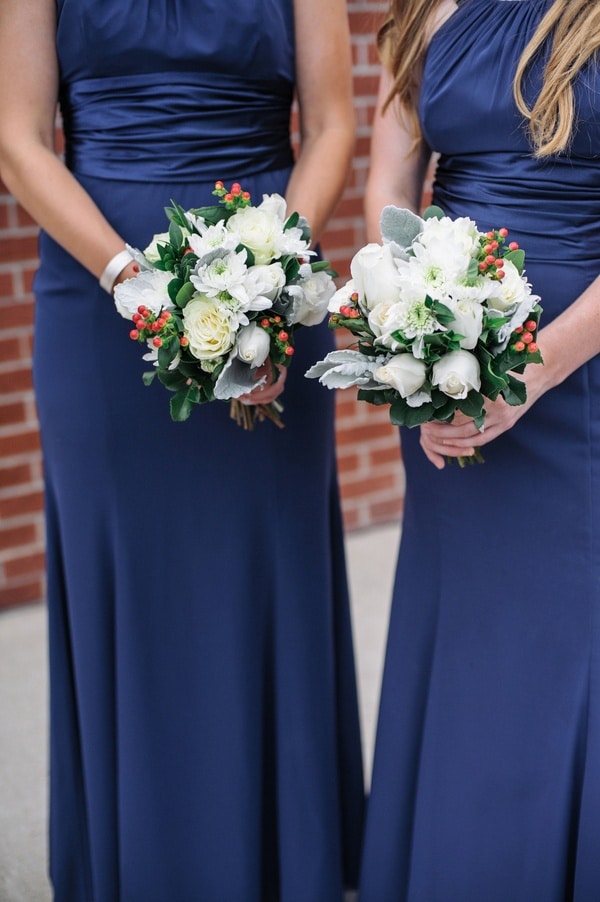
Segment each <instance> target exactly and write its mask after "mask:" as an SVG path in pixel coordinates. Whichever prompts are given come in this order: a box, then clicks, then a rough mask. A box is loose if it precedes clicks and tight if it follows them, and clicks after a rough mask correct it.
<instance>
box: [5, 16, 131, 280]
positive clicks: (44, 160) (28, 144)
mask: <svg viewBox="0 0 600 902" xmlns="http://www.w3.org/2000/svg"><path fill="white" fill-rule="evenodd" d="M55 39H56V4H55V2H54V0H2V2H1V4H0V84H2V86H3V88H2V91H1V92H0V176H1V177H2V180H3V182H4V183H5V185H6V187H7V188H8V190H9V191H10V192H11V193H12V194H13V195H14V197H15V198H16V199H17V200H18V201H19V203H20V204H22V206H23V207H24V208H25V209H26V210H27V211H28V212H29V213H30V214H31V216H32V217H33V218H34V219H35V221H36V222H37V223H38V224H39V225H40V226H41V227H42V228H43V229H45V230H46V231H47V232H48V234H50V235H51V236H52V237H53V238H54V239H55V241H57V242H58V243H59V244H60V245H62V247H64V248H65V250H66V251H68V252H69V253H70V254H72V255H73V257H75V258H76V259H77V260H78V261H79V262H80V263H81V264H82V265H83V266H85V267H86V268H87V269H88V270H89V271H90V272H91V273H93V274H94V275H95V276H96V277H99V276H100V275H101V273H102V272H103V271H104V268H105V266H106V264H107V263H108V261H109V260H111V259H112V258H113V257H114V256H115V254H117V253H118V252H119V251H121V250H123V247H124V241H123V239H122V238H121V237H120V236H119V235H118V234H117V233H116V232H115V230H114V229H113V228H112V227H111V226H110V224H109V223H108V222H107V221H106V219H105V218H104V216H103V215H102V214H101V213H100V211H99V210H98V208H97V207H96V205H95V204H94V202H93V201H92V199H91V198H90V197H89V195H88V194H87V193H86V192H85V191H84V189H83V188H82V187H81V186H80V185H79V183H78V182H77V180H76V179H75V178H74V177H73V176H72V175H71V173H70V172H69V171H68V170H67V169H66V167H65V166H64V165H63V164H62V163H61V162H60V160H59V159H58V158H57V156H56V155H55V152H54V122H55V115H56V103H57V94H58V61H57V58H56V45H55ZM127 275H133V268H132V266H131V265H129V266H127V267H126V269H125V270H124V271H123V272H121V274H120V275H119V278H118V281H121V280H122V279H123V278H124V277H125V276H127Z"/></svg>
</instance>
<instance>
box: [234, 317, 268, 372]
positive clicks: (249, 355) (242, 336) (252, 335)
mask: <svg viewBox="0 0 600 902" xmlns="http://www.w3.org/2000/svg"><path fill="white" fill-rule="evenodd" d="M270 350H271V339H270V337H269V333H268V332H267V331H266V330H265V329H261V327H260V326H257V325H256V323H250V325H249V326H244V327H243V328H242V329H240V331H239V332H238V337H237V341H236V353H237V356H238V357H239V359H240V360H242V361H243V362H244V363H247V364H249V366H251V367H252V368H253V369H254V368H256V367H258V366H262V365H263V363H264V362H265V360H266V359H267V357H268V356H269V351H270Z"/></svg>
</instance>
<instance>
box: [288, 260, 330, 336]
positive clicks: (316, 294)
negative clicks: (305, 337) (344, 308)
mask: <svg viewBox="0 0 600 902" xmlns="http://www.w3.org/2000/svg"><path fill="white" fill-rule="evenodd" d="M299 287H300V288H301V289H302V295H301V297H300V298H299V303H298V304H297V305H296V306H295V308H294V319H293V322H294V323H300V324H301V325H303V326H318V325H319V323H322V322H323V320H324V318H325V314H326V313H327V304H328V302H329V301H330V300H331V298H332V297H333V295H334V294H335V283H334V281H333V279H332V278H331V276H330V275H328V274H327V273H326V272H313V271H312V269H311V266H310V263H303V264H302V266H301V267H300V284H299Z"/></svg>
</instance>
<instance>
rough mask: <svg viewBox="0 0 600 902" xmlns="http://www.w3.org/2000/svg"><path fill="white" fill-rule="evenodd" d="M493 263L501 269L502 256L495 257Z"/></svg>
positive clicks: (502, 263) (502, 264)
mask: <svg viewBox="0 0 600 902" xmlns="http://www.w3.org/2000/svg"><path fill="white" fill-rule="evenodd" d="M494 263H495V264H496V267H498V268H499V269H502V267H503V266H504V260H503V259H502V257H496V259H495V260H494Z"/></svg>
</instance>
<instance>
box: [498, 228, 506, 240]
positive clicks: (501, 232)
mask: <svg viewBox="0 0 600 902" xmlns="http://www.w3.org/2000/svg"><path fill="white" fill-rule="evenodd" d="M498 234H499V235H501V237H502V238H506V236H507V235H508V229H504V228H503V229H498Z"/></svg>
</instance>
